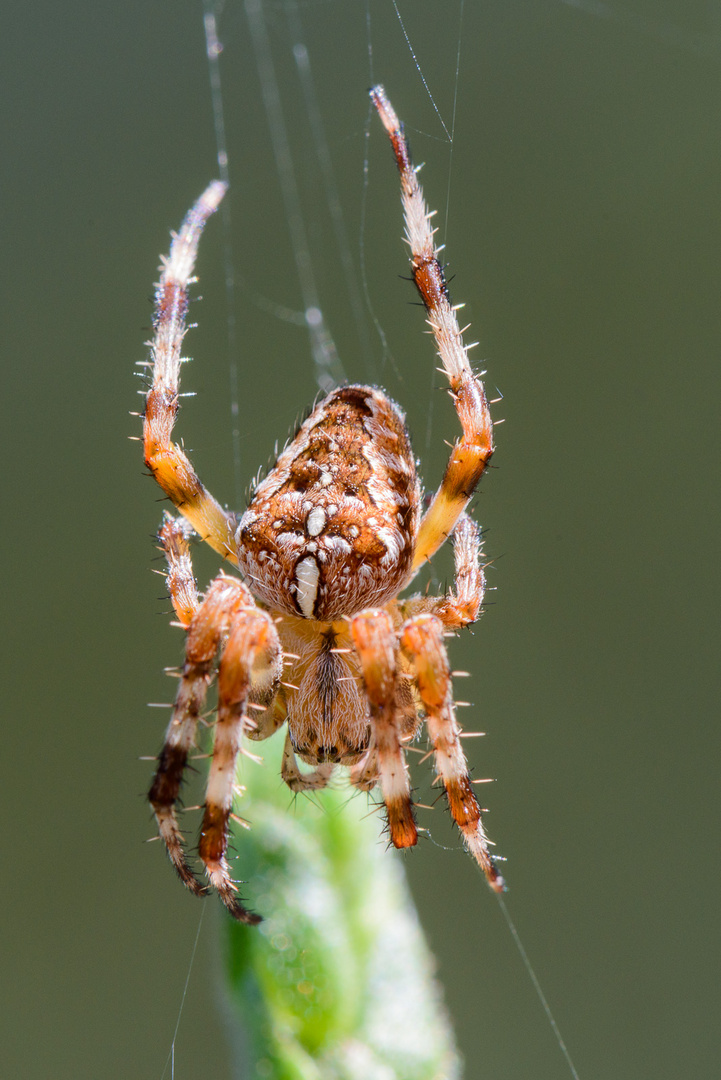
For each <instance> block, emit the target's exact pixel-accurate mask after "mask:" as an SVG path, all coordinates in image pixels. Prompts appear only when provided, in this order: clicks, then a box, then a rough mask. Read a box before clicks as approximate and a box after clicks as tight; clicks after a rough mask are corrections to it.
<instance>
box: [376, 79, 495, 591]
mask: <svg viewBox="0 0 721 1080" xmlns="http://www.w3.org/2000/svg"><path fill="white" fill-rule="evenodd" d="M371 99H372V101H373V104H374V105H375V107H376V109H377V111H378V115H379V116H380V119H381V121H382V122H383V126H384V127H385V129H386V131H387V132H388V135H389V136H390V140H391V145H392V146H393V151H394V153H395V157H396V163H397V165H398V171H399V173H400V178H401V200H402V203H403V216H404V219H405V228H406V241H407V242H408V245H409V247H410V249H411V273H412V274H413V280H414V282H415V284H416V288H417V289H418V292H419V293H420V295H421V299H422V300H423V303H424V305H425V308H426V311H427V313H428V325H429V326H430V328H431V330H432V332H433V336H434V338H435V341H436V346H437V348H438V355H439V357H440V359H441V362H442V364H443V369H444V371H445V373H446V375H447V376H448V381H449V383H450V391H451V396H452V398H453V401H454V404H455V406H456V411H457V413H458V418H459V420H460V422H461V427H462V429H463V435H462V437H461V439H460V441H459V442H457V443H456V444H455V445H454V447H453V449H452V451H451V457H450V461H449V462H448V465H447V466H446V472H445V475H444V477H443V481H442V483H441V486H440V487H439V489H438V491H437V492H436V494H435V496H434V498H433V501H432V502H431V505H430V507H429V508H428V510H427V512H426V514H425V516H424V518H423V520H422V522H421V526H420V530H419V533H418V539H417V542H416V548H415V553H414V558H413V567H412V570H413V571H414V572H415V571H417V570H419V569H420V567H421V566H422V565H423V563H425V562H426V561H427V560H428V559H430V558H431V556H432V555H433V554H434V553H435V552H436V551H437V550H438V548H439V547H440V546H441V544H443V542H444V541H445V540H446V538H447V537H448V536H450V534H451V532H452V531H453V528H454V526H455V524H456V522H457V520H458V518H459V517H460V515H461V514H462V513H463V511H464V509H465V508H466V506H467V504H468V501H469V499H470V498H471V496H472V495H473V492H474V490H475V488H476V485H477V484H478V481H479V480H480V478H481V475H482V473H483V470H484V469H485V467H486V464H487V463H488V460H489V458H490V457H491V454H492V453H493V423H492V421H491V414H490V411H489V408H488V401H487V400H486V394H485V391H484V389H483V383H482V382H481V380H480V379H479V378H478V377H477V376H476V375H474V374H473V371H472V369H471V365H470V363H469V361H468V349H469V348H470V346H469V345H464V343H463V331H462V330H461V328H460V327H459V325H458V319H457V318H456V310H457V309H456V308H454V307H453V305H452V304H451V302H450V299H449V296H448V287H447V285H446V280H445V276H444V274H443V267H442V266H441V264H440V262H439V261H438V248H437V247H436V244H435V240H434V233H435V230H434V229H432V228H431V225H430V221H431V218H432V217H433V213H431V212H430V211H429V210H428V207H427V206H426V203H425V200H424V198H423V190H422V188H421V186H420V184H419V183H418V176H417V174H416V171H415V169H414V167H413V162H412V160H411V155H410V151H409V149H408V143H407V142H406V138H405V135H404V134H403V127H402V125H401V122H400V120H399V119H398V117H397V116H396V113H395V111H394V109H393V106H392V105H391V103H390V101H389V100H388V98H387V97H386V93H385V90H384V89H383V87H382V86H375V87H374V88H373V89H372V90H371ZM465 329H467V327H466V328H465Z"/></svg>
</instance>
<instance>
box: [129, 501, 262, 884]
mask: <svg viewBox="0 0 721 1080" xmlns="http://www.w3.org/2000/svg"><path fill="white" fill-rule="evenodd" d="M170 521H171V522H172V518H171V519H170ZM167 524H168V523H167V522H166V525H167ZM169 533H170V535H171V536H174V537H175V538H177V535H178V534H177V533H175V534H174V533H172V530H170V529H169ZM171 560H172V561H171ZM169 562H170V565H171V571H172V569H173V567H175V568H176V569H177V568H178V566H179V563H178V562H177V561H176V560H175V556H174V554H173V552H172V549H171V552H170V554H169ZM191 577H192V572H191ZM169 578H170V579H171V580H172V574H171V575H169ZM246 592H247V590H246V588H245V586H244V585H243V583H242V582H240V581H238V580H236V579H234V578H229V577H224V576H223V577H219V578H216V580H215V581H214V582H213V583H212V585H211V586H210V588H209V589H208V593H207V595H206V597H205V600H203V602H202V604H200V605H199V606H198V607H197V609H196V611H195V612H194V613H193V614H192V617H191V619H190V623H189V626H188V634H187V638H186V643H185V663H184V665H183V671H182V675H181V678H180V684H179V686H178V693H177V695H176V699H175V705H174V707H173V715H172V716H171V719H170V724H169V725H168V730H167V732H166V734H165V743H164V746H163V749H162V750H161V752H160V757H159V759H158V767H157V770H156V773H155V779H154V780H153V784H152V787H151V789H150V792H149V793H148V799H149V800H150V804H151V806H152V808H153V812H154V814H155V819H156V821H157V823H158V832H159V834H160V837H161V839H162V840H163V842H164V844H165V847H166V848H167V851H168V855H169V856H170V861H171V862H172V864H173V866H174V867H175V869H176V870H177V872H178V874H179V875H180V878H181V880H182V881H183V882H184V883H185V884H186V885H187V886H188V888H189V889H191V890H192V892H194V893H195V894H196V895H198V896H199V895H202V894H203V893H204V891H205V889H204V887H203V886H202V885H201V884H200V882H199V881H198V880H197V878H196V877H195V875H194V874H193V871H192V870H191V869H190V867H189V866H188V863H187V860H186V858H185V853H184V850H183V836H182V834H181V832H180V829H179V828H178V821H177V817H176V804H177V801H178V796H179V794H180V786H181V783H182V780H183V773H184V771H185V767H186V765H187V763H188V754H189V753H190V750H191V749H192V748H193V746H194V744H195V734H196V730H197V726H198V720H199V719H200V716H201V713H202V710H203V706H204V704H205V697H206V694H207V691H208V685H209V683H210V681H211V679H212V676H213V663H214V660H215V656H216V653H217V651H218V646H219V644H220V640H221V637H222V636H223V635H224V634H225V633H226V632H227V629H228V626H229V625H230V621H231V619H232V617H233V615H234V613H235V612H236V611H237V610H238V608H239V607H240V605H241V604H242V603H243V602H244V600H245V593H246ZM173 599H174V602H175V599H176V596H175V594H174V596H173Z"/></svg>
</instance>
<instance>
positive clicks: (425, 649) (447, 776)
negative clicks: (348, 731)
mask: <svg viewBox="0 0 721 1080" xmlns="http://www.w3.org/2000/svg"><path fill="white" fill-rule="evenodd" d="M401 646H402V648H403V649H404V650H405V652H406V654H407V655H408V656H409V657H410V659H411V661H412V663H413V665H414V667H415V671H416V677H417V680H418V689H419V692H420V695H421V700H422V701H423V705H424V706H425V710H426V724H427V726H428V734H429V735H430V738H431V742H432V743H433V749H434V754H435V763H436V770H437V772H438V775H439V776H440V778H441V780H442V781H443V784H444V787H445V789H446V795H447V796H448V805H449V807H450V811H451V814H452V816H453V820H454V821H455V823H456V824H457V825H458V828H459V829H460V830H461V833H462V834H463V839H464V841H465V844H466V847H467V848H468V850H469V851H470V853H471V855H473V857H474V859H475V860H476V862H477V863H478V865H479V866H480V867H481V869H482V870H483V872H484V874H485V875H486V879H487V881H488V884H489V885H490V886H491V888H492V889H493V890H494V891H495V892H503V889H504V888H505V885H504V881H503V878H502V877H501V876H500V874H499V873H498V871H497V870H496V867H495V865H494V863H493V859H492V857H491V854H490V852H489V850H488V845H489V843H490V841H489V840H488V837H487V836H486V833H485V831H484V828H483V822H482V821H481V810H480V807H479V805H478V802H477V800H476V796H475V794H474V792H473V786H472V783H471V778H470V776H469V775H468V763H467V761H466V757H465V754H464V753H463V750H462V748H461V741H460V737H459V734H460V733H459V729H458V723H457V721H456V717H455V713H454V709H453V689H452V684H451V673H450V670H449V667H448V657H447V656H446V650H445V646H444V643H443V624H442V623H441V621H440V619H438V618H436V616H435V615H418V616H417V617H416V618H415V619H411V620H409V621H408V622H407V623H406V624H405V626H404V627H403V630H402V633H401Z"/></svg>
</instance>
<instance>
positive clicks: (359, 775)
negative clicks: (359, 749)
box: [350, 746, 378, 791]
mask: <svg viewBox="0 0 721 1080" xmlns="http://www.w3.org/2000/svg"><path fill="white" fill-rule="evenodd" d="M350 782H351V784H352V785H353V787H357V788H358V789H359V791H372V790H373V788H374V787H375V786H376V784H377V783H378V751H377V750H376V748H375V746H371V748H370V749H369V750H368V751H367V752H366V753H365V754H364V755H363V757H362V758H361V759H360V761H359V762H358V763H357V765H353V766H352V767H351V770H350Z"/></svg>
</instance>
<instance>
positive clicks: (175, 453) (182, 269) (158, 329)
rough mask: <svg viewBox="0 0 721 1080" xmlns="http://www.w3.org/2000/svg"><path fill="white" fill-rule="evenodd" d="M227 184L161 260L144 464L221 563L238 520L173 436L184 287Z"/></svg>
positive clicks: (213, 191) (216, 187) (231, 553)
mask: <svg viewBox="0 0 721 1080" xmlns="http://www.w3.org/2000/svg"><path fill="white" fill-rule="evenodd" d="M225 191H226V185H225V184H223V183H221V182H220V181H219V180H216V181H215V182H214V183H212V184H210V186H209V187H208V188H207V189H206V190H205V191H204V192H203V194H202V195H201V196H200V198H199V199H198V201H197V202H196V203H195V205H194V206H193V208H192V209H191V210H190V211H189V213H188V215H187V217H186V218H185V221H184V222H183V224H182V226H181V229H180V232H179V233H177V235H175V236H174V237H173V242H172V245H171V248H170V254H169V255H168V257H167V259H163V262H162V273H161V276H160V281H159V282H158V285H157V288H156V292H155V317H154V322H153V325H154V329H155V334H154V337H153V340H152V342H150V348H151V356H152V362H153V381H152V385H151V387H150V390H149V391H148V395H147V398H146V402H145V415H144V423H143V441H144V444H145V463H146V465H147V466H148V468H149V469H150V471H151V472H152V474H153V476H154V477H155V479H156V480H157V481H158V483H159V484H160V486H161V488H162V489H163V491H164V492H165V493H166V494H167V495H169V496H170V498H171V499H172V500H173V502H174V503H175V505H176V506H177V507H178V509H179V510H180V511H181V513H182V514H183V516H184V517H186V518H187V519H188V521H189V522H190V524H191V525H192V526H193V528H194V529H195V531H196V532H197V533H198V534H199V536H200V537H201V539H202V540H206V541H207V542H208V543H209V544H210V546H211V547H213V548H215V550H216V551H218V552H220V554H221V555H223V556H224V557H225V558H230V559H231V560H232V561H233V562H235V561H236V559H235V549H234V546H233V534H234V531H235V525H236V520H235V516H234V515H233V514H230V513H228V511H226V510H224V509H223V508H222V506H220V504H219V503H218V502H216V500H215V499H214V498H213V496H212V495H210V494H209V492H207V491H206V489H205V488H204V487H203V485H202V484H201V482H200V480H199V479H198V476H197V475H196V473H195V470H194V469H193V466H192V465H191V464H190V461H189V460H188V458H187V457H186V455H185V454H184V453H183V451H182V450H181V449H180V447H179V446H177V445H176V444H175V443H174V442H172V441H171V434H172V431H173V425H174V424H175V418H176V415H177V412H178V398H179V385H180V365H181V363H182V359H181V356H180V348H181V345H182V343H183V338H184V337H185V332H186V316H187V312H188V286H189V284H190V283H191V281H193V276H192V275H193V270H194V268H195V259H196V256H197V253H198V243H199V241H200V236H201V233H202V231H203V228H204V226H205V223H206V221H207V220H208V218H209V217H210V215H211V214H213V213H215V211H216V210H217V209H218V206H219V204H220V201H221V199H222V198H223V196H224V194H225Z"/></svg>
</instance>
